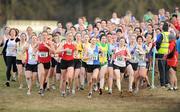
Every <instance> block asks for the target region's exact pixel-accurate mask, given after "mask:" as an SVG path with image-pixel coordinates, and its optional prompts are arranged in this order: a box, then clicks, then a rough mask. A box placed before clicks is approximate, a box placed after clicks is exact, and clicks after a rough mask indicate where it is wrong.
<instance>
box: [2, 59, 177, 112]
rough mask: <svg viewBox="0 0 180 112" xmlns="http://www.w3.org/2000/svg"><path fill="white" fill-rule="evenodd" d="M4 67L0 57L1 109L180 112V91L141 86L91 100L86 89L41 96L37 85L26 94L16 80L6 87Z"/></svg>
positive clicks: (22, 111) (9, 111)
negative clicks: (124, 93)
mask: <svg viewBox="0 0 180 112" xmlns="http://www.w3.org/2000/svg"><path fill="white" fill-rule="evenodd" d="M5 70H6V68H5V66H4V63H3V60H2V57H0V112H180V90H178V91H176V92H171V91H167V89H163V88H155V89H142V90H140V92H139V93H138V94H137V95H134V96H124V97H120V95H119V94H118V93H117V91H116V90H115V91H113V92H114V93H113V94H112V95H108V94H107V93H104V94H103V95H102V96H99V95H98V93H94V94H93V98H92V99H88V98H87V90H84V91H81V92H78V93H77V94H76V95H75V96H68V97H66V98H63V97H61V96H60V94H59V92H58V90H54V91H53V90H51V91H50V92H46V93H45V96H44V97H40V96H39V94H38V89H37V88H34V91H33V92H32V95H31V96H27V95H26V91H27V89H26V88H23V89H22V90H18V84H17V82H11V87H10V88H7V87H5V86H4V82H5ZM179 73H180V72H178V74H177V75H178V78H179V80H180V77H179ZM156 78H157V77H156ZM179 87H180V83H179ZM123 88H124V89H126V88H127V81H123Z"/></svg>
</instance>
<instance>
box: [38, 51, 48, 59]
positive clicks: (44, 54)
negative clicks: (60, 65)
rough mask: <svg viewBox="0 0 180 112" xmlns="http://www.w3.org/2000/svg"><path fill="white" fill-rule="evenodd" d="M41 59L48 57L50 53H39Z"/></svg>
mask: <svg viewBox="0 0 180 112" xmlns="http://www.w3.org/2000/svg"><path fill="white" fill-rule="evenodd" d="M39 57H41V58H46V57H48V52H39Z"/></svg>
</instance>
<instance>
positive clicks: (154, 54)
mask: <svg viewBox="0 0 180 112" xmlns="http://www.w3.org/2000/svg"><path fill="white" fill-rule="evenodd" d="M155 57H156V48H155V46H154V48H153V66H152V85H151V88H152V89H154V87H155V86H154V73H155V61H156V58H155Z"/></svg>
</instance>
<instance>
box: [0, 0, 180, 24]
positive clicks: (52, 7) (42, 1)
mask: <svg viewBox="0 0 180 112" xmlns="http://www.w3.org/2000/svg"><path fill="white" fill-rule="evenodd" d="M178 5H179V6H180V0H0V26H2V25H3V24H5V23H6V21H7V20H9V19H28V20H58V21H61V22H63V23H65V22H67V21H72V22H74V23H75V22H76V21H77V18H78V17H81V16H86V17H87V19H88V21H91V22H92V21H93V20H94V18H95V17H100V18H103V19H107V18H110V17H111V14H112V12H114V11H115V12H117V13H118V15H119V16H124V15H125V13H126V11H127V10H130V11H132V13H133V15H134V16H135V17H136V18H138V19H140V20H141V19H142V17H143V15H144V13H146V12H147V10H148V9H150V10H151V11H152V12H153V13H157V12H158V9H160V8H165V9H166V10H168V11H170V12H172V11H173V10H174V7H175V6H178Z"/></svg>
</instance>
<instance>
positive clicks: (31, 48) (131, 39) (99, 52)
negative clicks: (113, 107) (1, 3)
mask: <svg viewBox="0 0 180 112" xmlns="http://www.w3.org/2000/svg"><path fill="white" fill-rule="evenodd" d="M113 14H115V13H113ZM79 21H83V19H82V18H79ZM114 21H116V18H114ZM144 24H146V26H148V27H147V28H146V27H145V28H144V27H143V25H144ZM144 24H142V23H141V24H140V23H139V22H134V21H133V22H132V23H130V24H128V25H127V24H124V23H123V22H122V23H118V24H116V23H115V22H112V21H111V20H110V21H106V20H97V22H96V23H95V25H94V26H93V25H91V24H89V25H85V24H83V25H82V23H81V24H77V25H75V26H76V27H74V26H72V25H71V24H70V23H69V25H70V26H69V29H66V30H65V31H64V32H61V31H58V29H56V30H55V31H54V32H53V33H52V34H51V29H50V28H49V27H45V28H44V30H43V31H42V32H41V33H39V34H38V35H36V33H33V32H32V33H27V32H28V30H32V28H31V27H28V28H27V32H22V33H19V31H18V29H16V28H9V27H6V28H5V33H4V35H3V37H2V38H1V41H0V42H1V43H2V46H4V47H3V57H4V60H5V63H6V67H7V70H6V77H7V81H6V83H5V85H6V86H7V87H9V86H10V78H11V74H12V75H13V74H18V75H17V76H18V82H19V89H22V88H23V87H24V85H23V74H25V79H26V83H27V88H28V91H27V95H31V92H32V88H33V85H34V84H36V83H39V94H40V95H41V96H44V93H45V91H48V90H49V89H50V88H51V87H52V88H53V89H55V85H56V86H58V87H59V88H60V93H61V96H66V95H69V94H73V95H74V94H76V92H78V91H80V90H84V89H85V85H87V89H88V98H91V97H92V93H93V92H96V91H98V92H99V94H100V95H102V94H103V92H105V90H108V93H109V94H112V93H113V91H114V89H116V88H117V90H118V92H119V93H120V94H121V93H122V80H123V79H125V78H128V79H129V84H128V91H129V92H131V93H132V92H135V93H136V92H138V91H139V86H140V85H142V84H146V86H150V83H149V79H148V71H149V68H150V65H151V58H152V47H153V43H154V40H155V39H156V38H155V37H156V36H157V35H158V33H161V31H162V29H161V28H160V27H158V28H156V29H154V30H153V29H152V28H153V23H148V22H147V23H144ZM143 28H144V29H143ZM158 31H159V32H158ZM12 67H13V71H11V68H12ZM24 68H25V69H24ZM24 71H25V72H24ZM13 76H15V75H13ZM145 82H146V83H145ZM113 84H114V85H115V86H114V85H113Z"/></svg>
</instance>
